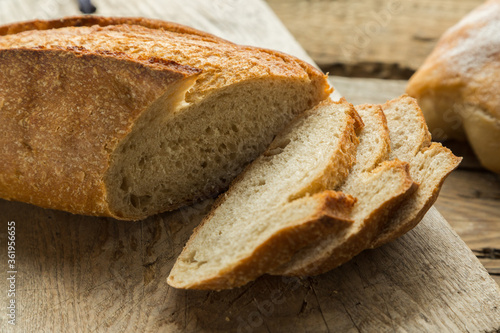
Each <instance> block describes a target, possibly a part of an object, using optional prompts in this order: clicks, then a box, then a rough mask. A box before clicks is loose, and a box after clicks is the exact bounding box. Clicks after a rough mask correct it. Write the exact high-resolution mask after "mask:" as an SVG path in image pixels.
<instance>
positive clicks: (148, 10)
mask: <svg viewBox="0 0 500 333" xmlns="http://www.w3.org/2000/svg"><path fill="white" fill-rule="evenodd" d="M94 4H95V5H96V6H97V7H98V13H97V14H101V15H116V16H146V17H154V18H162V19H166V20H171V21H176V22H179V23H183V24H187V25H191V26H194V27H196V28H200V29H203V30H206V31H209V32H211V33H214V34H217V35H219V36H221V37H223V38H226V39H230V40H232V41H235V42H238V43H244V44H252V45H258V46H264V47H269V48H274V49H279V50H282V51H285V52H288V53H291V54H294V55H296V56H298V57H300V58H303V59H305V60H308V61H310V58H309V57H308V56H307V55H306V54H305V52H304V51H303V50H302V49H301V47H300V46H299V45H298V44H297V43H296V42H295V41H294V39H293V38H292V37H291V35H290V34H289V32H288V31H286V29H285V28H284V27H283V25H282V24H281V23H280V22H279V21H278V20H277V19H276V17H275V16H274V14H273V13H272V12H271V11H270V10H269V8H268V7H267V5H266V4H265V3H263V2H261V1H259V0H252V1H248V0H232V1H230V0H228V1H203V0H196V1H185V0H163V1H160V0H147V1H146V0H134V1H127V2H125V1H118V0H101V1H97V0H96V1H94ZM76 14H78V10H77V6H76V1H74V2H70V1H60V0H40V1H36V0H24V1H23V0H0V24H3V23H8V22H12V21H18V20H24V19H31V18H34V17H39V18H52V17H59V16H65V15H76ZM0 75H1V73H0ZM210 204H211V202H210V201H207V202H204V203H202V204H198V205H195V206H192V207H187V208H184V209H181V210H179V211H176V212H173V213H167V214H161V215H158V216H154V217H151V218H149V219H147V220H144V221H141V222H136V223H134V222H131V223H130V222H122V221H115V220H112V219H107V218H92V217H84V216H76V215H71V214H67V213H64V212H58V211H52V210H44V209H40V208H37V207H34V206H31V205H27V204H23V203H17V202H7V201H3V200H0V242H1V244H0V277H1V279H0V286H1V287H0V290H1V292H0V295H1V296H0V304H1V306H0V308H1V309H2V310H0V325H1V326H0V331H2V332H4V331H5V332H10V331H13V332H178V331H188V332H220V331H233V332H261V331H262V332H329V331H333V332H336V331H339V332H351V331H352V332H356V331H358V332H385V331H391V332H392V331H397V332H405V331H409V332H421V331H432V332H443V331H449V332H466V331H467V332H484V331H487V332H491V331H495V330H498V329H500V291H499V289H498V286H497V285H496V284H495V283H494V282H493V280H492V279H491V278H490V276H489V275H488V274H487V272H486V270H485V269H484V267H483V266H481V264H480V263H479V262H478V260H477V259H476V257H475V256H474V255H473V254H472V252H471V251H470V250H469V249H468V248H467V247H466V245H465V244H464V243H463V241H462V240H461V239H460V238H459V237H458V236H457V235H456V234H455V233H454V232H453V231H452V230H451V228H450V226H449V224H448V223H447V222H446V221H445V220H444V219H443V217H442V216H441V215H440V214H439V213H438V212H437V210H436V209H434V208H432V209H431V210H430V211H429V213H428V214H427V215H426V216H425V218H424V219H423V221H422V222H421V223H420V224H419V225H418V226H417V227H416V228H415V229H414V230H412V231H411V232H409V233H408V234H407V235H405V236H403V237H402V238H400V239H399V240H397V241H395V242H393V243H391V244H388V245H386V246H384V247H381V248H379V249H376V250H371V251H365V252H363V253H362V254H361V255H359V256H358V257H356V258H355V259H354V260H352V261H351V262H349V263H347V264H345V265H343V266H342V267H340V268H338V269H335V270H333V271H331V272H329V273H327V274H323V275H321V276H318V277H311V278H304V279H298V278H281V277H272V276H264V277H262V278H260V279H258V280H257V281H255V282H254V283H250V284H248V285H246V286H244V287H241V288H237V289H234V290H230V291H222V292H201V291H181V290H176V289H173V288H170V287H169V286H168V285H167V284H166V277H167V276H168V273H169V271H170V269H171V267H172V265H173V263H174V261H175V258H176V256H177V255H178V253H179V252H180V250H181V249H182V246H183V244H184V242H185V241H186V239H187V238H188V237H189V235H190V233H191V230H192V228H193V227H194V226H195V225H196V224H197V223H198V221H199V220H200V219H201V217H202V216H203V214H204V212H206V211H207V209H208V208H209V207H210ZM9 221H15V227H16V230H15V232H16V247H15V254H16V266H15V269H16V271H17V272H16V273H15V276H16V282H15V289H16V296H15V300H16V326H11V325H9V324H8V323H7V319H8V318H7V304H8V303H7V302H9V301H10V299H11V298H9V297H8V296H7V291H8V289H9V287H10V284H9V281H8V280H7V277H8V274H7V271H8V270H10V269H9V267H8V264H7V246H6V242H7V228H8V222H9Z"/></svg>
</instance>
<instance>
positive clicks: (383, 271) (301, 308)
mask: <svg viewBox="0 0 500 333" xmlns="http://www.w3.org/2000/svg"><path fill="white" fill-rule="evenodd" d="M208 207H209V204H207V205H198V206H196V207H191V208H186V209H183V210H181V211H177V212H175V213H171V214H162V215H160V216H155V217H152V218H150V219H147V220H145V221H141V222H139V223H123V222H120V221H115V220H111V219H105V218H89V217H83V216H74V215H70V214H67V213H63V212H57V211H51V210H43V209H40V208H36V207H33V206H30V205H26V204H22V203H15V202H6V201H0V210H1V211H2V215H3V216H4V217H8V219H9V220H14V221H16V232H17V239H18V240H17V250H16V251H17V252H16V254H17V256H18V259H17V261H18V267H19V269H18V275H17V276H18V280H17V291H18V292H17V296H16V299H17V300H18V306H19V307H18V313H17V315H18V326H17V328H18V330H19V331H20V332H32V331H37V330H38V329H41V328H43V329H45V331H47V332H62V331H72V330H77V328H78V330H81V331H85V332H87V331H89V332H90V331H94V330H97V331H101V330H105V329H106V330H109V331H120V332H121V331H141V332H156V331H157V330H160V329H162V330H163V331H168V332H170V331H179V330H187V331H226V330H228V331H229V330H232V331H235V330H238V329H240V331H243V332H246V331H266V330H269V331H271V332H275V331H286V330H292V331H294V332H305V331H313V332H326V331H328V330H331V331H337V330H338V331H350V330H352V331H355V330H358V331H360V332H369V331H373V330H374V328H377V331H388V330H393V329H397V330H403V329H404V330H406V331H410V332H411V331H437V330H440V331H450V332H460V331H465V330H466V327H467V329H468V330H469V331H482V330H486V331H488V330H492V329H494V328H498V327H500V321H499V318H500V307H498V305H499V302H500V295H499V291H498V289H497V286H496V285H495V284H494V283H492V281H491V279H490V278H489V276H488V274H487V273H486V271H485V269H484V268H483V267H482V266H481V265H480V263H479V262H478V261H477V260H476V258H475V257H474V256H473V255H471V253H470V251H469V250H468V249H467V248H466V247H465V245H464V244H463V242H462V241H461V240H460V238H459V237H458V236H457V235H456V234H455V233H454V232H453V231H451V229H450V228H449V227H448V225H447V224H445V223H444V220H443V219H442V217H441V216H440V215H439V213H438V212H437V211H436V210H435V209H432V210H431V211H430V212H429V214H428V215H427V216H426V219H425V220H424V221H423V222H422V223H421V224H420V225H419V226H418V227H417V228H416V229H415V230H413V231H412V232H410V233H409V234H407V235H405V236H404V237H402V238H401V239H399V240H397V241H396V242H393V243H391V244H388V245H387V246H384V247H382V248H380V249H377V250H373V251H366V252H364V253H363V254H361V255H360V256H358V257H357V258H355V260H353V261H351V262H349V263H348V264H346V265H344V266H342V267H340V268H338V269H336V270H334V271H332V272H330V273H327V274H323V275H321V276H319V277H315V278H306V279H295V278H281V277H271V276H265V277H262V278H260V279H258V280H257V281H256V282H254V283H250V284H249V285H247V286H244V287H242V288H237V289H235V290H231V291H223V292H196V291H195V292H193V291H181V290H175V289H173V288H170V287H168V285H167V284H166V283H165V279H166V277H167V276H168V272H169V270H170V269H171V267H172V265H173V263H174V260H175V258H176V256H177V254H178V253H179V252H180V250H181V248H182V245H183V244H184V242H185V240H186V239H187V238H188V237H189V235H190V232H191V229H192V228H193V227H194V226H195V225H196V224H197V223H198V221H199V220H200V219H201V216H202V215H203V212H205V211H206V210H207V209H208ZM4 219H5V218H4ZM2 225H3V228H2V229H3V230H5V229H6V225H5V222H3V223H2ZM3 230H2V240H3V241H4V240H5V233H4V231H3ZM3 241H2V242H3ZM0 250H1V252H0V253H1V255H0V257H1V258H5V252H6V248H5V246H2V247H1V249H0ZM0 269H1V270H2V274H3V272H5V270H6V267H5V260H3V261H2V262H1V264H0ZM2 281H5V280H4V279H2ZM2 286H3V287H4V288H5V283H4V282H2ZM2 298H3V300H2V304H5V302H4V301H5V298H6V297H5V294H2ZM1 316H2V322H4V317H5V313H4V312H3V311H2V314H1Z"/></svg>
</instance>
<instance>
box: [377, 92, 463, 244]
mask: <svg viewBox="0 0 500 333" xmlns="http://www.w3.org/2000/svg"><path fill="white" fill-rule="evenodd" d="M382 109H383V111H384V114H385V115H386V118H387V125H388V127H389V133H390V136H391V147H392V152H391V155H392V157H396V158H399V159H401V160H403V161H406V162H408V163H409V165H410V175H411V177H412V178H413V180H414V181H415V182H417V183H418V184H419V187H418V189H417V190H416V191H415V192H414V193H413V194H412V195H410V196H409V197H408V198H407V199H406V200H404V201H403V203H402V204H401V206H400V207H399V209H398V210H396V211H395V212H394V213H393V214H392V215H391V216H390V218H388V219H387V221H386V222H385V226H384V228H383V229H382V230H381V232H380V234H379V235H378V236H377V238H376V239H375V240H374V241H373V243H372V244H371V248H376V247H378V246H381V245H383V244H386V243H388V242H390V241H392V240H394V239H396V238H398V237H400V236H402V235H403V234H405V233H406V232H408V231H409V230H411V229H413V228H414V227H415V226H416V225H417V224H418V222H420V220H421V219H422V218H423V217H424V215H425V213H426V212H427V210H429V208H430V207H431V206H432V204H433V203H434V202H435V201H436V199H437V197H438V194H439V190H440V189H441V185H442V184H443V182H444V180H445V179H446V177H447V176H448V175H449V174H450V172H452V171H453V170H454V169H455V168H456V167H457V166H458V164H459V163H460V161H461V160H462V159H461V158H459V157H456V156H455V155H453V153H452V152H451V151H450V150H449V149H447V148H446V147H443V146H442V145H441V144H440V143H435V142H431V141H430V133H429V131H428V129H427V124H426V123H425V120H424V116H423V114H422V110H421V109H420V107H419V106H418V104H417V102H416V100H415V99H413V98H411V97H409V96H407V95H403V96H401V97H399V98H396V99H393V100H391V101H389V102H387V103H386V104H384V105H383V106H382Z"/></svg>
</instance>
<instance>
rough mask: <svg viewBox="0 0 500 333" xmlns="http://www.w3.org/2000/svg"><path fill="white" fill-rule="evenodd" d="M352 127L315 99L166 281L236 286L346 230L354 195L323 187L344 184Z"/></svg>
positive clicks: (351, 117)
mask: <svg viewBox="0 0 500 333" xmlns="http://www.w3.org/2000/svg"><path fill="white" fill-rule="evenodd" d="M359 127H361V122H360V121H359V118H358V116H357V114H356V112H355V110H354V109H353V108H352V106H351V105H350V104H348V103H345V102H340V103H334V102H331V101H328V102H324V103H321V104H320V105H319V106H317V107H315V108H313V109H312V110H309V111H307V112H306V113H305V114H303V115H301V116H299V117H298V118H297V119H296V120H294V121H293V123H292V124H291V125H290V126H288V127H287V128H286V129H285V130H284V131H283V132H282V133H280V134H279V135H278V136H277V137H276V138H275V139H274V141H273V142H272V143H271V145H270V147H269V148H268V149H267V150H266V151H265V152H264V154H262V155H261V156H260V157H258V158H257V159H256V160H255V161H254V162H253V163H252V164H250V165H249V167H248V168H247V169H246V170H245V171H244V172H243V173H242V174H241V175H240V176H238V178H237V179H236V180H235V182H234V183H233V184H232V186H231V187H230V189H229V190H228V192H227V193H225V194H223V195H222V196H221V197H220V198H219V200H218V202H217V203H216V205H215V208H214V209H213V210H212V212H211V213H210V214H209V215H208V216H207V218H206V219H205V220H204V221H203V222H202V224H201V225H200V226H199V227H198V228H197V229H196V230H195V231H194V233H193V235H192V236H191V238H190V240H189V241H188V243H187V244H186V247H185V248H184V250H183V252H182V253H181V255H180V256H179V258H178V259H177V262H176V263H175V265H174V267H173V269H172V271H171V273H170V276H169V279H168V283H169V284H170V285H172V286H174V287H177V288H192V289H213V288H215V289H225V288H232V287H236V286H240V285H243V284H245V283H247V282H249V281H252V280H254V279H255V278H257V277H258V276H260V275H262V274H264V273H266V272H267V271H269V269H271V268H272V267H275V266H276V265H279V264H281V263H284V262H286V261H287V260H289V259H290V256H291V255H292V254H293V253H294V252H295V251H297V250H298V249H300V248H301V247H302V246H304V245H306V244H308V243H309V242H311V241H314V240H316V239H319V238H320V237H322V236H324V235H325V234H328V233H338V232H340V231H341V230H343V229H345V228H347V227H348V226H349V225H350V224H351V221H350V220H349V219H346V216H348V215H349V214H348V213H349V211H350V209H351V208H352V205H353V204H354V202H355V200H354V199H352V198H351V197H350V196H346V195H344V194H340V193H337V192H332V191H330V190H329V189H330V188H334V187H337V186H339V185H340V184H341V183H342V182H343V181H344V179H345V178H346V177H347V174H348V170H349V168H350V167H351V166H352V164H353V163H354V161H355V150H356V146H357V144H358V139H357V137H356V131H357V130H358V129H359ZM328 207H330V208H328ZM331 208H333V209H331ZM250 263H251V264H250Z"/></svg>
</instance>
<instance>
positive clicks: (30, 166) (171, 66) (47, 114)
mask: <svg viewBox="0 0 500 333" xmlns="http://www.w3.org/2000/svg"><path fill="white" fill-rule="evenodd" d="M0 72H2V73H3V75H2V76H1V79H0V111H1V112H0V146H1V147H2V156H3V157H4V158H1V159H0V180H1V181H0V196H1V197H3V198H6V199H13V200H18V201H24V202H30V203H33V204H36V205H38V206H41V207H46V208H55V209H61V210H66V211H69V212H72V213H82V214H91V215H103V214H104V215H111V216H114V215H113V213H112V212H110V211H109V208H108V205H107V203H106V199H105V198H106V189H105V187H104V183H103V175H104V173H105V172H106V170H107V168H108V166H109V162H110V153H111V152H112V151H113V150H114V149H115V147H116V146H117V144H118V143H119V142H120V141H121V140H122V139H123V138H124V137H126V135H127V134H128V133H129V132H130V131H131V128H132V127H133V125H134V122H135V121H136V119H137V118H138V117H139V116H140V115H141V113H142V112H143V111H144V110H145V109H146V107H147V106H148V104H149V103H150V101H152V100H155V99H157V98H158V97H160V96H161V95H162V94H164V93H165V91H166V90H168V89H169V87H170V86H172V85H174V84H175V83H176V82H178V81H180V80H183V79H184V78H187V77H190V76H192V75H197V74H198V72H199V71H198V70H196V69H193V68H189V67H186V66H180V65H178V64H175V63H169V62H164V61H155V59H148V60H137V59H130V58H129V57H127V56H126V55H124V54H112V55H108V54H106V53H96V52H88V51H86V50H83V49H70V50H68V49H63V50H46V49H43V48H39V49H5V50H0ZM110 106H112V107H110ZM115 217H116V216H115Z"/></svg>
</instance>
